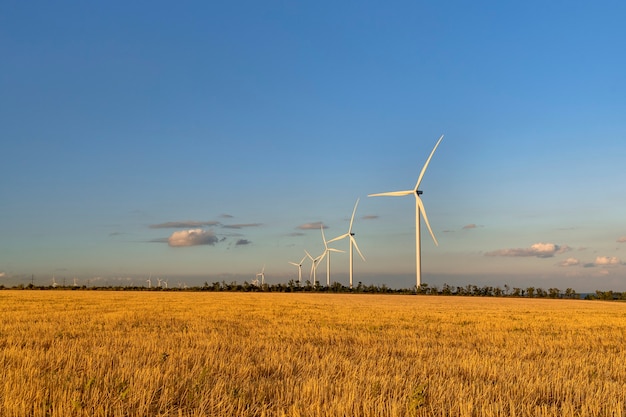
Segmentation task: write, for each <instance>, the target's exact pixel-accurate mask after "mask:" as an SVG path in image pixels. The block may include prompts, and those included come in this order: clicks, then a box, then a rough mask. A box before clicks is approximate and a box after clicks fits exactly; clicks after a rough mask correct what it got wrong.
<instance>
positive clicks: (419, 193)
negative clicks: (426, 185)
mask: <svg viewBox="0 0 626 417" xmlns="http://www.w3.org/2000/svg"><path fill="white" fill-rule="evenodd" d="M416 193H417V195H422V194H424V191H422V190H417V191H416Z"/></svg>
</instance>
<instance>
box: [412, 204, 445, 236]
mask: <svg viewBox="0 0 626 417" xmlns="http://www.w3.org/2000/svg"><path fill="white" fill-rule="evenodd" d="M415 201H416V206H417V207H415V209H416V210H415V212H416V215H415V218H416V221H419V211H421V212H422V214H423V215H424V223H426V226H427V227H428V231H429V232H430V235H431V236H432V237H433V240H434V241H435V245H436V246H439V243H438V242H437V238H436V237H435V234H434V233H433V229H431V228H430V223H429V222H428V216H426V209H425V208H424V203H422V199H421V198H419V197H418V196H417V194H415Z"/></svg>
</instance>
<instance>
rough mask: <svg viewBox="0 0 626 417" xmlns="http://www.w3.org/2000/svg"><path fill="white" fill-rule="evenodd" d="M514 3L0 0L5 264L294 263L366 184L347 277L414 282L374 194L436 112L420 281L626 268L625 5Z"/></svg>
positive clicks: (417, 150)
mask: <svg viewBox="0 0 626 417" xmlns="http://www.w3.org/2000/svg"><path fill="white" fill-rule="evenodd" d="M508 3H509V2H495V1H494V2H478V3H476V2H473V3H468V2H394V3H393V4H390V3H388V2H384V3H383V2H341V3H340V4H338V3H337V2H323V1H321V2H306V3H304V2H302V3H299V2H252V1H244V2H242V1H238V2H223V4H219V3H217V2H185V3H177V4H173V3H168V2H135V3H128V2H116V1H113V2H102V3H93V2H57V3H50V2H3V3H2V4H0V53H1V56H2V57H3V58H2V61H3V63H2V65H1V66H0V91H1V92H2V93H1V94H0V145H1V146H0V149H1V150H2V151H1V152H0V161H1V163H0V173H1V179H0V279H1V280H2V281H3V282H5V283H8V284H12V283H20V282H21V283H27V282H30V277H31V276H32V275H33V274H34V275H35V279H36V282H39V283H42V284H43V283H47V282H50V280H51V278H52V276H53V275H54V276H55V277H58V278H59V279H60V278H61V277H62V278H66V279H68V280H71V279H73V278H77V279H78V280H79V282H84V280H87V279H90V280H92V282H96V281H95V280H106V281H107V282H109V283H113V282H118V281H119V282H123V283H128V282H133V283H134V284H139V283H144V281H145V279H146V277H148V276H149V275H150V274H152V276H153V277H163V278H166V279H168V280H169V282H170V286H171V285H172V284H173V283H179V282H181V283H182V282H185V283H188V284H189V285H194V284H197V283H198V282H204V281H209V282H212V281H215V280H220V281H221V280H223V279H224V280H226V281H232V280H237V281H238V282H243V281H244V280H247V281H251V280H252V279H254V276H255V274H256V273H257V272H259V271H260V269H261V268H262V266H263V265H265V273H266V279H267V280H268V281H269V282H271V283H277V282H286V281H287V280H288V279H289V278H294V277H295V276H296V275H297V269H296V268H295V267H293V266H292V265H289V264H288V263H287V262H288V261H299V260H300V259H301V257H302V256H303V255H304V250H305V249H306V250H308V251H309V252H311V253H313V254H320V253H321V251H322V250H323V245H322V241H321V235H320V232H319V229H316V228H313V229H307V228H306V225H310V224H314V223H316V222H323V224H324V225H325V226H326V227H327V229H325V233H326V236H327V238H331V237H335V236H337V235H340V234H342V233H345V231H346V230H347V227H348V220H349V217H350V214H351V212H352V208H353V206H354V203H355V201H356V199H357V198H360V199H361V200H360V204H359V208H358V211H357V216H356V219H355V224H354V232H355V233H356V238H357V241H358V243H359V247H360V248H361V250H362V252H363V253H364V255H365V257H366V258H367V261H366V262H362V261H360V260H356V261H355V281H362V282H364V283H376V284H382V283H386V284H387V285H390V286H400V287H404V286H410V285H413V283H414V279H415V278H414V274H415V264H414V262H415V260H414V258H415V252H414V251H415V249H414V246H415V243H414V220H413V219H414V202H413V201H412V200H413V199H412V198H411V197H410V196H409V197H405V198H367V194H371V193H376V192H384V191H395V190H404V189H409V188H412V187H413V186H414V184H415V181H416V180H417V176H418V175H419V171H420V170H421V167H422V165H423V164H424V162H425V160H426V158H427V157H428V154H429V153H430V151H431V149H432V147H433V146H434V144H435V143H436V141H437V139H438V138H439V136H440V135H442V134H444V135H445V137H444V140H443V141H442V143H441V145H440V146H439V148H438V149H437V152H436V153H435V155H434V157H433V159H432V161H431V163H430V166H429V168H428V171H427V172H426V175H425V177H424V180H423V181H422V184H421V187H420V188H421V189H422V190H423V191H424V194H423V196H422V199H423V201H424V204H425V206H426V210H427V214H428V218H429V220H430V223H431V225H432V227H433V231H434V233H435V235H436V236H437V238H438V240H439V246H438V247H435V245H434V244H433V242H432V240H431V239H430V237H429V236H428V234H427V233H426V234H424V233H423V234H422V254H423V261H422V262H423V280H424V282H426V283H429V284H430V285H438V286H441V285H443V283H444V282H447V283H449V284H452V285H467V284H476V285H494V284H497V285H504V284H508V285H509V286H511V287H523V288H525V287H528V286H540V287H543V288H546V289H547V288H550V287H558V288H561V289H565V288H568V287H571V288H574V289H576V290H578V291H581V292H584V291H592V290H595V289H614V290H622V291H623V290H626V265H625V264H624V262H626V255H625V254H624V253H623V252H624V248H626V242H625V241H626V224H625V223H626V222H625V217H624V206H625V205H626V204H625V203H626V193H624V190H623V187H624V184H626V170H625V169H624V163H623V160H624V157H625V155H626V120H625V119H624V115H625V114H626V81H625V79H626V77H624V74H626V55H625V54H624V53H623V51H622V50H623V45H624V43H625V42H626V28H625V27H624V25H623V21H624V18H625V17H626V6H624V5H623V4H622V3H621V2H597V3H594V4H591V3H588V2H550V4H546V3H545V2H539V1H536V2H535V1H529V2H523V3H515V4H508ZM190 231H192V232H190ZM423 231H425V229H424V228H423ZM185 244H187V245H188V246H177V245H185ZM336 247H337V248H339V249H344V250H346V249H347V243H346V242H345V241H344V242H340V243H337V244H336ZM347 264H348V261H347V255H345V254H335V255H333V259H332V269H333V281H335V280H337V281H340V282H342V283H347V277H346V275H347ZM309 268H310V266H309V265H308V264H306V265H305V267H304V270H305V274H304V275H305V277H307V278H308V270H309ZM324 271H325V266H320V268H319V269H318V274H319V275H318V279H320V276H321V277H323V278H322V279H321V280H322V281H324V280H325V272H324ZM57 281H58V279H57ZM68 282H69V281H68Z"/></svg>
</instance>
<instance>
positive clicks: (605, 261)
mask: <svg viewBox="0 0 626 417" xmlns="http://www.w3.org/2000/svg"><path fill="white" fill-rule="evenodd" d="M621 264H622V261H621V260H620V259H619V258H618V257H616V256H597V257H596V260H595V262H594V265H595V266H615V265H621Z"/></svg>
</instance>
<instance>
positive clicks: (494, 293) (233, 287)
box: [0, 280, 626, 301]
mask: <svg viewBox="0 0 626 417" xmlns="http://www.w3.org/2000/svg"><path fill="white" fill-rule="evenodd" d="M2 289H18V290H94V291H97V290H109V291H171V292H176V291H190V292H202V291H207V292H219V291H233V292H234V291H238V292H285V293H288V292H320V293H355V294H407V295H411V294H412V295H437V296H466V297H515V298H554V299H587V300H624V301H626V292H617V291H600V290H596V291H595V292H593V293H585V294H579V293H577V292H576V291H574V290H573V289H572V288H567V289H566V290H564V291H562V290H560V289H558V288H548V289H547V290H546V289H544V288H541V287H526V288H520V287H510V286H509V285H507V284H505V285H504V286H503V287H499V286H495V287H494V286H488V285H485V286H482V287H479V286H477V285H472V284H468V285H466V286H464V287H463V286H451V285H448V284H443V286H442V287H441V288H440V287H438V286H436V285H432V286H431V285H428V284H425V283H424V284H422V285H420V286H419V287H413V288H400V289H397V288H390V287H388V286H387V285H386V284H382V285H374V284H370V285H365V284H363V283H362V282H359V283H358V284H357V285H356V286H355V287H354V288H350V287H347V286H345V285H342V284H340V283H338V282H334V283H333V284H331V285H330V286H325V285H321V284H320V283H319V282H316V283H315V285H313V284H312V283H311V282H310V281H308V280H307V281H306V282H305V283H304V285H301V284H300V283H299V282H296V281H294V280H290V281H289V282H288V283H286V284H285V283H280V284H267V283H266V284H262V285H255V284H252V283H249V282H247V281H244V282H243V283H237V282H236V281H233V282H230V283H227V282H226V281H221V282H213V283H212V284H209V283H208V282H205V283H204V285H201V286H194V287H187V286H185V287H184V288H183V287H172V288H167V287H152V288H146V287H145V286H133V285H126V286H124V285H101V286H85V285H82V286H77V285H73V286H62V285H56V286H52V285H48V286H37V285H33V284H32V283H31V284H28V285H23V284H20V285H16V286H13V287H5V286H4V285H0V290H2Z"/></svg>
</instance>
